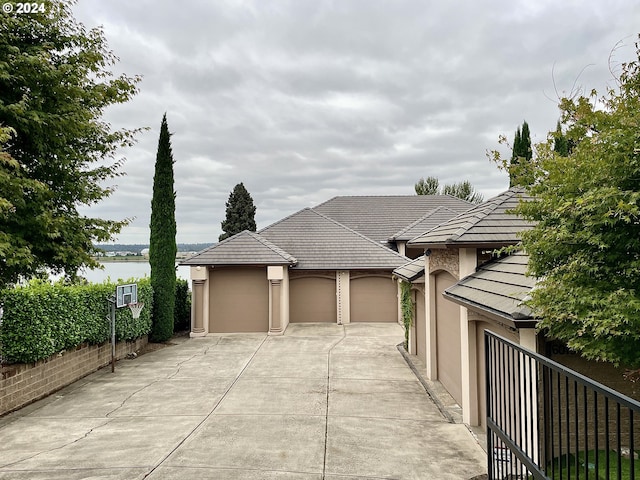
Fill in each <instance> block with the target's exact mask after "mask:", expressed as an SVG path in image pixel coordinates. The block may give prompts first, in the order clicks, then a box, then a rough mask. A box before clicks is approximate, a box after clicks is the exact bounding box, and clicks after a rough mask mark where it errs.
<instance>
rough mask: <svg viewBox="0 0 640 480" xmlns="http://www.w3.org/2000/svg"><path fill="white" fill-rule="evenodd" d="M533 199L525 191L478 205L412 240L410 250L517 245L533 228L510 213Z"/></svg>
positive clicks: (511, 191) (519, 189)
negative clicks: (525, 232) (460, 246)
mask: <svg viewBox="0 0 640 480" xmlns="http://www.w3.org/2000/svg"><path fill="white" fill-rule="evenodd" d="M520 199H522V200H525V201H528V200H530V199H531V197H530V196H529V195H528V194H527V193H526V191H525V189H524V188H522V187H512V188H510V189H509V190H507V191H506V192H504V193H502V194H500V195H498V196H497V197H494V198H492V199H490V200H487V201H486V202H484V203H481V204H480V205H477V206H475V207H473V208H471V209H469V210H467V211H466V212H464V213H462V214H460V215H458V216H456V217H454V218H452V219H451V220H449V221H447V222H445V223H443V224H441V225H439V226H437V227H435V228H433V229H431V230H429V231H428V232H426V233H424V234H422V235H420V236H418V237H416V238H414V239H412V240H410V241H409V242H408V243H407V245H410V246H420V247H428V246H446V245H456V244H466V245H487V244H490V245H509V244H516V243H518V242H519V241H520V240H519V237H518V233H519V232H521V231H523V230H528V229H530V228H532V227H533V225H532V224H531V223H530V222H528V221H526V220H524V219H523V218H521V217H520V216H518V215H514V214H512V213H508V211H510V210H512V209H514V208H515V207H516V205H517V204H518V202H519V200H520Z"/></svg>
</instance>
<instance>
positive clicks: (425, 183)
mask: <svg viewBox="0 0 640 480" xmlns="http://www.w3.org/2000/svg"><path fill="white" fill-rule="evenodd" d="M414 188H415V190H416V194H417V195H439V191H440V181H439V180H438V179H437V178H436V177H427V178H420V180H418V183H416V184H415V186H414Z"/></svg>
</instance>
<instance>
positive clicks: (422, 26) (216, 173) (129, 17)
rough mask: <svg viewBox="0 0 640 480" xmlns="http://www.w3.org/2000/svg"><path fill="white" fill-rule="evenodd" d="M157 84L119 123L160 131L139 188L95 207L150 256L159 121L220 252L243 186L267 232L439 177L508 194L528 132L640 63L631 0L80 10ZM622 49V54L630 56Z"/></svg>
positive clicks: (182, 229) (201, 227)
mask: <svg viewBox="0 0 640 480" xmlns="http://www.w3.org/2000/svg"><path fill="white" fill-rule="evenodd" d="M74 14H75V16H76V18H77V19H78V20H80V21H81V22H83V23H84V24H85V25H86V26H87V27H95V26H102V27H103V29H104V32H105V35H106V37H107V41H108V43H109V46H110V48H111V49H112V50H113V51H114V52H115V54H116V55H117V56H118V57H119V58H120V62H119V63H118V64H117V65H116V66H115V68H114V72H115V73H120V72H124V73H127V74H129V75H135V74H140V75H142V76H143V80H142V82H141V83H140V93H139V94H138V95H137V96H136V97H135V98H134V99H133V100H132V101H130V102H128V103H127V104H125V105H119V106H116V107H113V108H110V109H109V110H108V111H107V112H106V114H105V116H106V119H107V120H108V121H110V122H111V124H112V125H113V126H114V127H115V128H122V127H126V128H135V127H144V126H146V127H150V128H149V130H148V131H146V132H144V133H142V134H140V135H139V136H138V143H137V144H136V145H135V146H134V147H132V148H129V149H126V150H123V151H122V155H123V156H125V157H126V158H127V161H126V164H125V166H124V169H125V170H126V172H127V176H126V177H123V178H119V179H117V182H116V183H117V185H118V189H117V191H116V192H115V193H114V194H113V196H112V197H110V198H109V199H107V200H106V201H103V202H102V203H100V204H99V205H97V206H94V207H91V209H90V210H85V211H84V213H87V214H89V215H92V216H100V217H104V218H112V219H122V218H124V217H135V220H134V221H133V222H132V224H131V225H130V226H128V227H126V228H125V229H124V230H123V231H122V233H121V234H120V236H119V238H118V241H119V242H120V243H147V242H148V239H149V232H148V225H149V215H150V203H151V193H152V181H153V169H154V162H155V155H156V149H157V142H158V135H159V127H160V121H161V118H162V115H163V113H165V112H166V113H167V119H168V122H169V128H170V130H171V132H172V134H173V136H172V147H173V155H174V159H175V182H176V183H175V189H176V195H177V197H176V219H177V223H178V235H177V240H178V242H213V241H216V240H217V238H218V235H219V234H220V233H221V228H220V222H221V221H222V220H223V218H224V210H225V202H226V200H227V199H228V196H229V193H230V191H231V190H232V189H233V187H234V185H236V184H237V183H239V182H244V184H245V186H246V187H247V189H248V190H249V192H250V193H251V195H252V197H253V199H254V203H255V204H256V207H257V214H256V220H257V223H258V228H261V227H264V226H266V225H268V224H270V223H272V222H274V221H276V220H278V219H280V218H282V217H283V216H285V215H289V214H291V213H293V212H295V211H297V210H299V209H301V208H304V207H308V206H313V205H315V204H318V203H320V202H323V201H325V200H327V199H329V198H331V197H333V196H335V195H410V194H413V193H414V191H413V185H414V183H415V182H416V181H417V180H418V179H419V178H420V177H425V176H430V175H432V176H436V177H438V178H439V179H440V181H441V184H443V183H453V182H457V181H461V180H470V181H471V182H472V183H473V185H474V186H475V187H476V188H477V190H478V191H480V192H481V193H482V194H484V196H485V198H488V197H491V196H493V195H496V194H498V193H500V192H501V191H503V190H505V189H506V188H508V178H507V175H506V174H505V173H504V172H501V171H499V170H498V169H497V168H496V166H495V165H494V164H492V163H490V162H489V160H488V159H487V157H486V151H487V150H488V149H493V148H497V147H498V143H497V140H498V136H499V135H500V134H505V135H507V136H508V137H509V138H510V139H512V138H513V133H514V132H515V129H516V127H517V126H518V125H521V124H522V122H523V120H526V121H527V122H528V123H529V125H530V128H531V132H532V140H533V141H534V142H536V141H541V140H544V139H545V138H546V134H547V132H548V131H549V130H553V129H555V124H556V121H557V119H558V115H559V113H558V108H557V99H558V95H563V94H568V93H570V92H572V91H576V89H579V88H582V89H583V90H586V91H590V90H591V89H592V88H596V89H598V90H599V91H603V90H604V88H605V87H607V86H613V85H614V83H615V82H614V81H613V76H612V74H611V72H610V70H613V71H614V72H615V71H616V69H617V71H619V64H620V63H621V62H623V61H629V60H632V59H633V58H634V51H635V50H634V47H633V44H634V41H635V40H636V35H637V33H639V32H640V9H639V8H637V6H634V2H631V1H629V0H609V1H608V2H604V1H602V0H579V1H578V0H575V1H574V0H561V1H547V0H528V1H521V0H496V1H471V0H467V1H444V0H441V1H432V0H387V1H382V0H200V1H198V0H182V1H178V0H174V1H167V0H136V1H131V0H79V1H78V3H77V5H76V6H75V7H74ZM618 42H622V46H621V47H620V48H618V49H616V50H615V51H613V49H614V47H615V46H616V44H617V43H618Z"/></svg>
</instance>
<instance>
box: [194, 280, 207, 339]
mask: <svg viewBox="0 0 640 480" xmlns="http://www.w3.org/2000/svg"><path fill="white" fill-rule="evenodd" d="M205 283H206V280H193V286H192V289H193V307H194V310H193V327H192V328H191V333H192V334H193V335H194V336H199V335H202V334H204V284H205Z"/></svg>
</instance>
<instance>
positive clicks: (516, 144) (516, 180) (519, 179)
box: [509, 121, 533, 187]
mask: <svg viewBox="0 0 640 480" xmlns="http://www.w3.org/2000/svg"><path fill="white" fill-rule="evenodd" d="M532 158H533V150H532V148H531V133H530V132H529V124H528V123H527V122H526V121H525V122H523V124H522V129H521V128H520V127H518V128H517V129H516V134H515V136H514V138H513V150H512V153H511V165H510V167H509V186H510V187H513V186H515V185H521V186H527V185H529V184H530V183H531V179H530V175H529V174H528V172H529V170H530V169H529V167H530V165H529V164H530V163H531V160H532Z"/></svg>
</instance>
